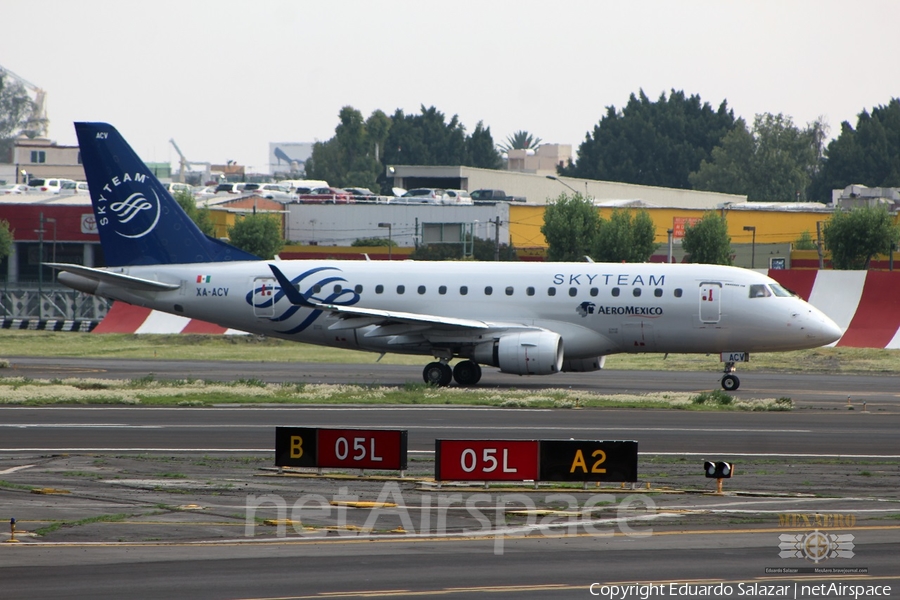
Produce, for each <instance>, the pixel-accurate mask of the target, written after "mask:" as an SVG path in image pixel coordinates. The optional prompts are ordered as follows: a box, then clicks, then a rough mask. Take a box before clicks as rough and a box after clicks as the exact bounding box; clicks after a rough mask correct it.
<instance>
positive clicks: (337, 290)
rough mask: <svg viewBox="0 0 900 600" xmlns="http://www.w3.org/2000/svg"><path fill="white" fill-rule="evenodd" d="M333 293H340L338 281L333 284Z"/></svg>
mask: <svg viewBox="0 0 900 600" xmlns="http://www.w3.org/2000/svg"><path fill="white" fill-rule="evenodd" d="M334 293H335V294H340V293H341V284H339V283H337V284H335V286H334Z"/></svg>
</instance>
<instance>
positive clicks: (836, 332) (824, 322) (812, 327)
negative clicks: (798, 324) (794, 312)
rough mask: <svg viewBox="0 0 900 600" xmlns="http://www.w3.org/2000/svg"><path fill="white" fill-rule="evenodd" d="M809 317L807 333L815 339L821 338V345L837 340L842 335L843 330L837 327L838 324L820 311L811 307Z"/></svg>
mask: <svg viewBox="0 0 900 600" xmlns="http://www.w3.org/2000/svg"><path fill="white" fill-rule="evenodd" d="M809 317H810V318H809V323H808V325H807V330H808V335H810V336H811V337H813V338H814V339H816V340H821V342H822V345H823V346H824V345H826V344H831V343H834V342H836V341H838V340H839V339H841V336H843V335H844V331H843V330H842V329H841V328H840V327H838V324H837V323H835V322H834V321H832V320H831V318H830V317H829V316H828V315H826V314H825V313H823V312H822V311H820V310H818V309H816V308H812V309H811V310H810V315H809Z"/></svg>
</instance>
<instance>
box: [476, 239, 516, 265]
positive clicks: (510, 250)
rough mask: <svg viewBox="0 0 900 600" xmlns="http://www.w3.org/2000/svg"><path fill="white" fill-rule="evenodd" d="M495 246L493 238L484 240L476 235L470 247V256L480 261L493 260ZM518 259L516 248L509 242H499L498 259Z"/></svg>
mask: <svg viewBox="0 0 900 600" xmlns="http://www.w3.org/2000/svg"><path fill="white" fill-rule="evenodd" d="M496 249H497V246H496V244H495V243H494V240H486V239H484V238H480V237H477V238H475V244H474V247H473V248H472V258H474V259H475V260H482V261H492V260H494V254H495V252H496ZM517 260H519V255H518V254H516V249H515V247H514V246H512V245H511V244H500V261H501V262H503V261H517Z"/></svg>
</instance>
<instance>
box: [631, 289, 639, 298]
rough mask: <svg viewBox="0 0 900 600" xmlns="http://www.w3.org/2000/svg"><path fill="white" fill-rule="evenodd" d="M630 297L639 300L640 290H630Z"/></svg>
mask: <svg viewBox="0 0 900 600" xmlns="http://www.w3.org/2000/svg"><path fill="white" fill-rule="evenodd" d="M631 295H632V296H634V297H635V298H640V296H641V288H634V289H633V290H631Z"/></svg>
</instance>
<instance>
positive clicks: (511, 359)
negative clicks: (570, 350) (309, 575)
mask: <svg viewBox="0 0 900 600" xmlns="http://www.w3.org/2000/svg"><path fill="white" fill-rule="evenodd" d="M474 359H475V362H478V363H481V364H483V365H491V366H493V367H500V370H501V371H502V372H504V373H514V374H516V375H552V374H553V373H559V371H560V369H561V368H562V363H563V341H562V338H561V337H560V336H559V334H556V333H553V332H552V331H523V332H520V333H510V334H507V335H504V336H502V337H500V338H498V339H496V340H494V341H492V342H488V343H485V344H479V345H478V346H477V347H476V348H475V353H474Z"/></svg>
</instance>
